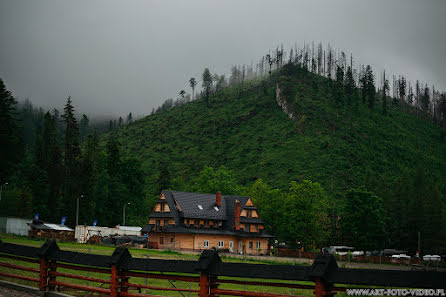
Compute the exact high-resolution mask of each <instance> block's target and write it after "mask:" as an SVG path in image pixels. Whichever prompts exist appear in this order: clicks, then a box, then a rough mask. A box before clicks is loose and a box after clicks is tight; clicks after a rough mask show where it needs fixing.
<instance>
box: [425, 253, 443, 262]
mask: <svg viewBox="0 0 446 297" xmlns="http://www.w3.org/2000/svg"><path fill="white" fill-rule="evenodd" d="M423 261H432V262H440V261H441V257H440V256H439V255H424V256H423Z"/></svg>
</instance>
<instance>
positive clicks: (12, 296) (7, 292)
mask: <svg viewBox="0 0 446 297" xmlns="http://www.w3.org/2000/svg"><path fill="white" fill-rule="evenodd" d="M36 296H38V295H35V294H27V293H25V292H23V291H16V290H12V289H8V288H5V287H1V286H0V297H36Z"/></svg>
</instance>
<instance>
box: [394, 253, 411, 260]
mask: <svg viewBox="0 0 446 297" xmlns="http://www.w3.org/2000/svg"><path fill="white" fill-rule="evenodd" d="M392 259H407V260H410V256H408V255H406V254H399V255H392Z"/></svg>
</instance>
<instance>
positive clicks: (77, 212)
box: [76, 195, 84, 226]
mask: <svg viewBox="0 0 446 297" xmlns="http://www.w3.org/2000/svg"><path fill="white" fill-rule="evenodd" d="M79 198H84V195H81V197H77V207H76V226H77V225H79Z"/></svg>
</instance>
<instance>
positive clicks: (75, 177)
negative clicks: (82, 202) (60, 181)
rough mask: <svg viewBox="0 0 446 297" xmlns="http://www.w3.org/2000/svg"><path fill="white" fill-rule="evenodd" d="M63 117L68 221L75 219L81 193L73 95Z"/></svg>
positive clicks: (66, 212)
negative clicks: (77, 200)
mask: <svg viewBox="0 0 446 297" xmlns="http://www.w3.org/2000/svg"><path fill="white" fill-rule="evenodd" d="M62 118H63V119H64V121H65V155H64V165H65V182H64V186H65V189H64V200H65V203H64V208H65V212H64V213H62V215H66V216H67V217H68V220H67V223H68V224H73V223H74V221H75V211H76V199H77V197H78V196H80V195H81V193H80V191H79V186H78V182H79V171H80V164H79V158H80V154H81V150H80V147H79V127H78V124H77V121H76V118H75V115H74V107H73V105H72V102H71V97H68V99H67V104H66V105H65V108H64V114H63V115H62Z"/></svg>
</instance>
